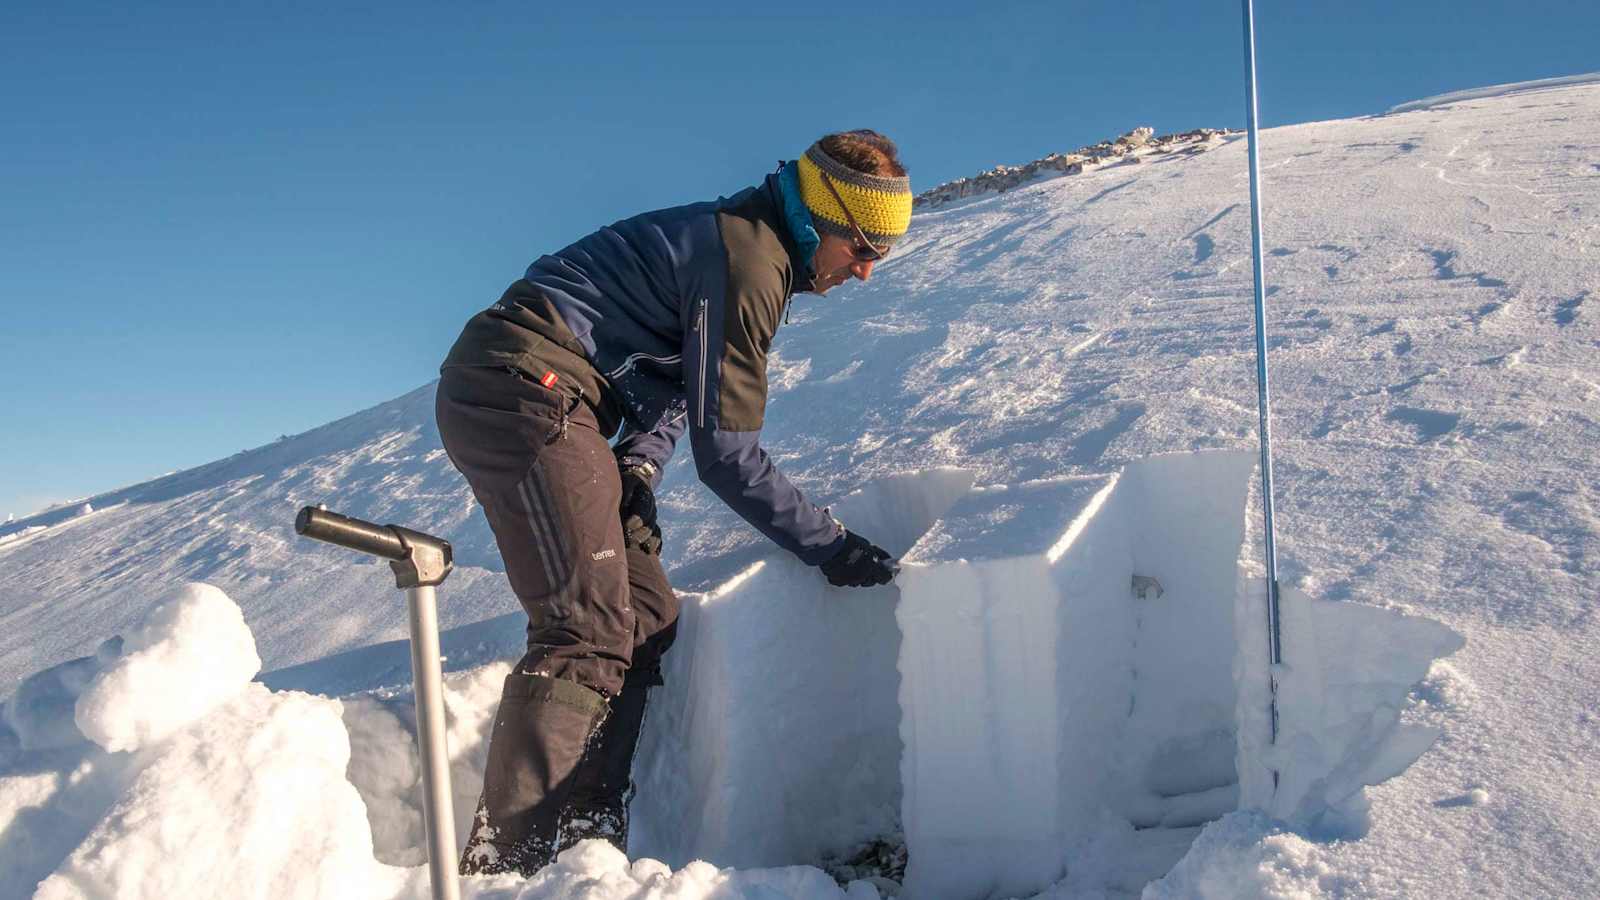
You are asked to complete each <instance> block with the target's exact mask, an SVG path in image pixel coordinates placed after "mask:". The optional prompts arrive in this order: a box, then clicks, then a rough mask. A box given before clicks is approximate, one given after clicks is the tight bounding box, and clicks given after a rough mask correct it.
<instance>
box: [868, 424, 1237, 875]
mask: <svg viewBox="0 0 1600 900" xmlns="http://www.w3.org/2000/svg"><path fill="white" fill-rule="evenodd" d="M1253 465H1254V463H1253V459H1252V457H1251V456H1250V455H1249V454H1244V453H1204V454H1178V455H1173V456H1165V457H1153V458H1151V459H1148V460H1142V461H1140V462H1138V463H1135V464H1133V465H1130V466H1128V467H1127V468H1126V469H1125V470H1124V471H1123V472H1121V473H1119V474H1117V475H1113V476H1100V477H1091V478H1073V479H1062V480H1054V481H1045V482H1037V483H1032V484H1025V485H1018V486H1012V487H994V488H986V489H979V490H974V491H972V492H971V493H970V494H969V495H968V496H967V497H965V498H964V499H962V500H961V501H960V502H958V503H956V504H955V505H954V506H953V507H952V508H951V509H950V510H949V512H948V513H947V514H946V515H945V516H944V517H943V518H942V519H941V520H940V521H939V522H938V523H937V524H936V525H935V526H934V527H933V528H932V529H931V530H930V531H929V532H928V533H927V534H926V535H925V536H924V537H923V538H922V539H921V541H919V542H918V543H917V545H916V546H915V548H913V550H912V551H911V553H910V554H909V555H908V556H907V558H906V562H907V567H906V571H905V572H904V573H903V574H902V576H901V578H900V581H899V586H900V590H901V595H902V596H901V602H900V605H899V608H898V611H897V619H898V624H899V626H900V633H901V649H900V661H899V673H900V712H901V726H900V733H901V738H902V741H903V743H904V756H903V759H902V763H901V777H902V782H903V786H904V794H903V800H902V820H903V823H904V828H905V834H906V842H907V848H908V851H909V855H910V865H909V867H908V869H907V873H906V890H907V894H908V896H912V897H952V898H954V897H974V898H976V897H998V896H1016V895H1027V894H1030V893H1033V892H1036V891H1039V890H1042V889H1044V888H1046V887H1048V886H1049V885H1050V884H1052V883H1053V882H1055V881H1057V880H1058V879H1059V878H1060V877H1061V875H1062V873H1063V871H1064V868H1065V865H1066V863H1067V860H1066V859H1065V858H1064V854H1065V848H1067V847H1069V846H1071V845H1072V844H1074V843H1077V842H1081V841H1085V840H1088V839H1089V838H1090V837H1091V836H1092V832H1093V831H1094V830H1095V829H1097V828H1103V827H1104V814H1105V812H1106V811H1107V810H1110V811H1112V812H1115V813H1119V814H1121V815H1122V816H1124V817H1125V818H1128V819H1130V820H1135V819H1137V818H1139V815H1140V813H1141V811H1143V812H1144V813H1145V814H1146V815H1148V814H1149V811H1150V810H1151V809H1152V808H1154V809H1155V810H1156V812H1155V821H1153V822H1151V823H1150V824H1159V823H1160V821H1161V820H1162V819H1163V818H1164V817H1166V816H1168V815H1169V814H1170V815H1172V816H1176V817H1178V818H1182V817H1183V815H1184V813H1185V812H1186V811H1187V812H1190V814H1192V811H1193V810H1194V809H1196V808H1203V809H1208V810H1209V809H1211V808H1212V807H1214V806H1215V805H1216V799H1217V798H1218V797H1219V796H1220V797H1222V798H1224V800H1223V801H1222V802H1223V803H1224V805H1226V804H1227V802H1228V801H1230V800H1231V798H1232V796H1233V795H1231V794H1230V793H1228V790H1227V789H1228V788H1229V786H1230V785H1232V784H1233V782H1234V781H1235V778H1234V772H1233V766H1232V762H1233V754H1232V748H1233V722H1232V715H1233V710H1234V704H1235V696H1234V687H1233V677H1232V662H1233V647H1234V643H1233V642H1234V634H1233V625H1232V615H1233V605H1234V595H1235V589H1236V563H1237V559H1238V556H1239V548H1240V544H1241V542H1242V540H1243V537H1244V533H1245V531H1244V515H1245V509H1246V501H1247V497H1248V490H1249V479H1250V474H1251V472H1252V470H1253ZM1136 575H1138V576H1146V577H1149V578H1153V579H1155V581H1156V582H1159V585H1160V587H1159V589H1157V588H1156V587H1154V586H1153V585H1154V583H1151V582H1145V584H1147V585H1150V587H1147V589H1146V590H1145V592H1144V596H1143V597H1138V596H1135V593H1134V588H1133V586H1134V576H1136ZM1158 594H1159V595H1158ZM1163 804H1165V805H1163ZM1225 811H1226V810H1219V812H1225Z"/></svg>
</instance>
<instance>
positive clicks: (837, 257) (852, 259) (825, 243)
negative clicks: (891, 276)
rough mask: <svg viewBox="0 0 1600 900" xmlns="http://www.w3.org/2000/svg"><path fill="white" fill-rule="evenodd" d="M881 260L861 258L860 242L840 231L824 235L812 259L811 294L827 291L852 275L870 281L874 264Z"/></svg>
mask: <svg viewBox="0 0 1600 900" xmlns="http://www.w3.org/2000/svg"><path fill="white" fill-rule="evenodd" d="M876 264H877V260H872V259H860V258H858V254H857V242H856V241H853V240H851V239H849V238H842V237H839V236H838V235H836V234H824V235H822V242H821V243H820V244H818V245H817V252H816V255H814V256H813V257H812V258H811V271H812V272H813V273H815V274H814V275H813V277H812V279H811V293H813V294H826V293H827V292H828V291H829V289H831V288H835V287H838V286H839V285H841V284H844V283H845V282H846V281H849V280H850V279H851V278H859V279H861V280H862V281H866V280H867V279H868V278H871V277H872V267H873V266H874V265H876Z"/></svg>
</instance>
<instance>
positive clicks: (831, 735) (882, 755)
mask: <svg viewBox="0 0 1600 900" xmlns="http://www.w3.org/2000/svg"><path fill="white" fill-rule="evenodd" d="M971 486H972V475H971V474H970V473H967V472H965V471H962V470H959V469H936V470H931V471H927V472H916V473H906V474H903V475H898V476H895V477H891V478H887V479H883V480H881V481H878V482H874V483H873V484H871V485H868V486H867V487H865V488H863V489H862V490H861V491H859V492H857V493H855V494H852V495H850V496H848V497H846V498H844V499H843V500H841V501H840V502H839V503H837V504H835V505H834V507H833V510H834V513H835V514H836V515H837V516H838V517H839V518H840V519H841V520H842V521H844V522H845V523H847V524H848V525H850V526H851V527H852V528H858V529H860V530H861V532H862V533H864V534H869V535H872V537H873V539H874V540H876V541H878V542H879V543H880V544H881V545H882V546H883V547H884V548H885V549H886V550H888V551H889V552H891V553H894V554H896V555H900V554H903V553H905V552H906V551H907V550H908V549H909V548H910V547H911V545H912V544H913V543H914V542H915V541H916V540H917V538H918V537H919V536H921V534H922V533H923V532H924V531H925V530H926V529H927V528H928V527H929V526H931V525H932V524H933V523H934V522H935V521H936V520H937V519H938V517H939V516H940V515H941V514H942V513H943V512H944V510H945V509H947V508H948V507H949V506H950V505H951V504H952V503H954V502H955V501H956V500H957V499H958V498H960V497H961V496H962V495H964V494H965V493H967V491H968V490H969V489H970V488H971ZM899 596H900V589H899V588H898V587H897V586H895V585H887V586H885V587H881V588H873V589H867V590H861V589H838V588H832V587H829V586H828V584H827V582H826V581H824V580H823V579H821V578H820V577H819V576H818V574H817V572H816V571H815V570H814V569H811V568H808V567H807V566H804V565H802V564H801V563H799V562H798V561H796V560H794V559H793V558H791V557H789V556H788V555H787V554H783V553H781V552H774V553H773V554H772V555H771V556H770V557H768V558H767V559H765V560H763V561H761V562H758V563H756V564H755V565H753V566H751V567H750V568H749V569H747V570H745V571H744V572H743V573H741V574H740V575H739V576H737V577H735V578H734V579H732V580H731V581H729V582H728V583H726V584H724V585H723V586H721V587H720V588H718V589H717V590H715V591H713V592H712V593H710V594H708V595H706V596H705V597H704V598H702V599H701V600H700V601H699V602H688V601H689V598H685V599H686V602H685V603H684V608H683V611H682V615H681V618H680V621H679V625H678V638H677V643H676V644H675V645H674V647H673V649H672V650H671V651H670V652H669V653H667V655H666V657H665V662H664V666H663V675H664V677H665V680H666V685H665V686H664V687H662V688H658V689H656V691H655V693H654V696H653V697H652V699H651V707H650V711H649V713H648V715H647V719H646V727H645V733H644V735H643V738H642V741H641V745H640V750H639V757H638V763H637V764H636V767H635V778H636V779H637V780H638V782H639V784H640V788H639V792H638V795H637V798H636V799H635V801H634V803H633V806H632V809H631V818H632V825H631V828H630V835H629V837H630V848H629V849H630V851H631V852H632V853H633V854H634V855H636V856H639V855H642V856H650V857H655V858H657V859H662V860H665V861H667V862H669V863H672V864H674V865H683V864H686V863H688V862H690V861H692V860H695V859H704V860H709V861H711V862H714V863H716V864H717V865H722V866H741V867H742V866H774V865H789V864H793V863H796V862H816V861H818V860H819V859H820V857H821V855H822V854H823V853H824V852H827V851H837V850H842V849H845V848H848V847H850V846H851V845H853V844H855V843H858V842H861V841H864V840H867V839H870V838H873V837H876V836H879V835H882V834H885V833H888V832H890V831H893V830H894V829H895V823H896V821H897V820H898V816H899V807H900V775H899V760H900V739H899V734H898V730H897V729H898V725H897V723H898V721H899V708H898V702H897V687H896V685H897V683H898V676H897V675H896V671H895V658H896V654H897V649H898V646H899V631H898V628H897V626H896V624H895V617H894V616H895V614H894V610H895V604H896V603H897V601H898V599H899ZM751 723H759V725H757V726H756V727H751Z"/></svg>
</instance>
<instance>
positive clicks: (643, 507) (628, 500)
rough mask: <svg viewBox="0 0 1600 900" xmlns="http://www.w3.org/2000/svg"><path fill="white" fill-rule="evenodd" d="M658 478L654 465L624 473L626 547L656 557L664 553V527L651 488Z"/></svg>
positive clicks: (624, 534)
mask: <svg viewBox="0 0 1600 900" xmlns="http://www.w3.org/2000/svg"><path fill="white" fill-rule="evenodd" d="M654 475H655V470H654V467H652V466H629V467H627V468H625V469H623V470H622V509H621V513H622V539H623V544H624V545H626V546H628V547H638V548H639V549H640V550H643V551H644V552H646V553H649V554H652V555H655V554H659V553H660V552H661V526H660V525H657V524H656V494H655V491H654V490H653V489H652V488H651V487H650V480H651V478H652V477H653V476H654Z"/></svg>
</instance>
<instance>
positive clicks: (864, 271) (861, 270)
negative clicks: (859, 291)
mask: <svg viewBox="0 0 1600 900" xmlns="http://www.w3.org/2000/svg"><path fill="white" fill-rule="evenodd" d="M876 264H877V260H875V259H868V260H856V261H855V262H853V263H851V264H850V274H852V275H854V276H855V277H857V278H859V279H861V280H862V281H866V280H867V279H868V278H871V277H872V267H873V266H874V265H876Z"/></svg>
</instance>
